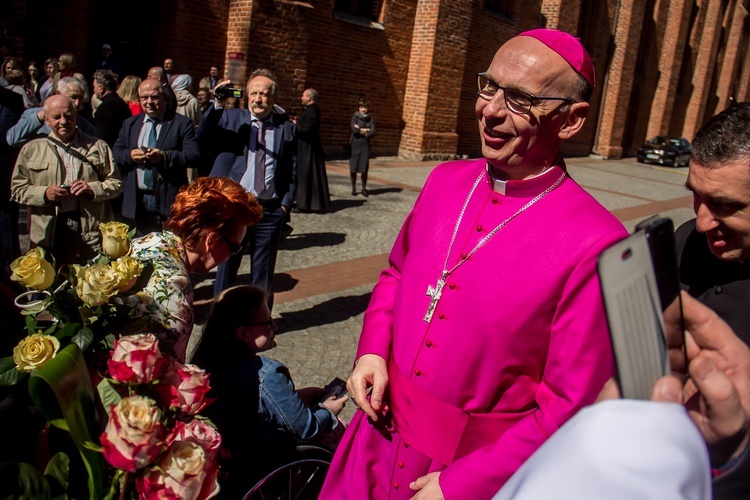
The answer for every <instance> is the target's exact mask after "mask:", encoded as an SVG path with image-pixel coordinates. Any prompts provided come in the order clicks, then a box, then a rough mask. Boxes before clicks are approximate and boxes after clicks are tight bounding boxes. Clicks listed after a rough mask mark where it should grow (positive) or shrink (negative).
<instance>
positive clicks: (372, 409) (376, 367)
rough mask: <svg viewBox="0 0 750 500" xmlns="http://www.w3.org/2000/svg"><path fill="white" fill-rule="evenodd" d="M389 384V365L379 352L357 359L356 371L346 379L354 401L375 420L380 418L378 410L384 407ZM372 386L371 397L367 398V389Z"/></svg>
mask: <svg viewBox="0 0 750 500" xmlns="http://www.w3.org/2000/svg"><path fill="white" fill-rule="evenodd" d="M387 386H388V367H387V366H386V363H385V359H383V358H382V357H381V356H378V355H377V354H365V355H363V356H361V357H360V358H359V359H358V360H357V365H356V366H355V367H354V371H352V374H351V375H349V380H347V381H346V388H347V390H348V391H349V394H350V395H351V397H352V399H353V400H354V403H355V404H356V405H357V406H358V407H359V408H360V409H361V410H362V411H364V412H365V413H366V414H367V416H368V417H370V418H371V419H372V420H373V421H374V422H376V421H377V420H378V412H379V411H380V410H381V409H386V408H384V405H383V395H384V394H385V389H386V387H387ZM370 387H372V393H371V394H370V399H369V400H368V399H367V389H369V388H370Z"/></svg>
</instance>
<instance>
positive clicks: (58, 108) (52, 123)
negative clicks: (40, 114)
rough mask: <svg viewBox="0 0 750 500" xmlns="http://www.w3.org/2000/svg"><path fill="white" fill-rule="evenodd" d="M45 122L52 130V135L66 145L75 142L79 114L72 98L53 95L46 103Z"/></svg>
mask: <svg viewBox="0 0 750 500" xmlns="http://www.w3.org/2000/svg"><path fill="white" fill-rule="evenodd" d="M44 115H45V118H44V121H45V123H46V124H47V125H48V126H49V128H50V135H51V136H53V137H56V138H58V139H60V140H61V141H62V142H64V143H66V144H67V143H69V142H70V141H71V140H73V137H75V134H76V123H77V112H76V107H75V104H74V103H73V100H72V99H71V98H70V97H67V96H64V95H53V96H50V97H48V98H47V100H46V101H45V102H44Z"/></svg>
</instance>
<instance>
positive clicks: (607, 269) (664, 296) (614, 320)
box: [597, 217, 682, 399]
mask: <svg viewBox="0 0 750 500" xmlns="http://www.w3.org/2000/svg"><path fill="white" fill-rule="evenodd" d="M597 264H598V268H599V278H600V282H601V288H602V295H603V298H604V307H605V309H606V312H607V321H608V323H609V330H610V335H611V337H612V347H613V349H614V353H615V361H616V364H617V376H618V381H619V384H620V391H621V393H622V396H623V397H624V398H631V399H650V397H651V389H652V388H653V385H654V383H655V382H656V380H658V379H659V378H660V377H662V376H664V375H669V374H670V368H669V358H668V352H667V338H666V332H665V327H664V318H663V313H664V311H665V310H666V309H667V308H668V307H669V306H670V305H671V304H672V303H674V302H675V301H676V302H677V307H679V310H680V314H681V311H682V308H681V304H680V303H679V301H680V284H679V279H678V271H677V261H676V256H675V245H674V226H673V224H672V221H671V220H670V219H666V218H661V217H652V218H650V219H647V220H645V221H643V222H642V223H641V224H639V225H638V226H637V227H636V231H635V232H634V233H633V234H632V235H631V236H629V237H628V238H626V239H624V240H622V241H620V242H618V243H616V244H614V245H613V246H611V247H610V248H608V249H607V250H605V251H604V252H603V253H602V254H601V255H600V256H599V260H598V263H597Z"/></svg>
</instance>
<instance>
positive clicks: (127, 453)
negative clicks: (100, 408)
mask: <svg viewBox="0 0 750 500" xmlns="http://www.w3.org/2000/svg"><path fill="white" fill-rule="evenodd" d="M165 437H166V430H165V429H164V425H162V423H161V410H159V408H158V407H157V406H156V404H155V402H154V401H153V400H151V399H149V398H146V397H143V396H130V397H127V398H123V399H122V400H121V401H120V402H119V403H117V405H115V406H114V407H113V408H112V412H111V413H110V414H109V422H107V427H106V429H104V433H103V434H102V436H101V440H102V453H104V458H105V459H107V462H109V463H110V464H112V465H114V466H115V467H117V468H118V469H123V470H126V471H130V472H135V471H136V469H140V468H142V467H145V466H147V465H148V464H150V463H151V462H153V461H154V459H155V458H156V457H157V456H158V455H159V453H160V452H161V448H162V444H163V442H164V438H165Z"/></svg>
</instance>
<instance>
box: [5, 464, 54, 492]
mask: <svg viewBox="0 0 750 500" xmlns="http://www.w3.org/2000/svg"><path fill="white" fill-rule="evenodd" d="M0 484H2V485H3V493H2V494H3V498H8V499H11V498H13V499H15V498H17V499H26V498H29V499H31V498H33V499H35V500H36V499H43V500H47V499H51V497H52V495H51V488H50V484H49V480H48V479H47V478H46V477H45V476H44V474H42V473H41V471H39V469H37V468H36V467H34V466H33V465H31V464H25V463H18V462H5V463H2V464H0Z"/></svg>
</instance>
